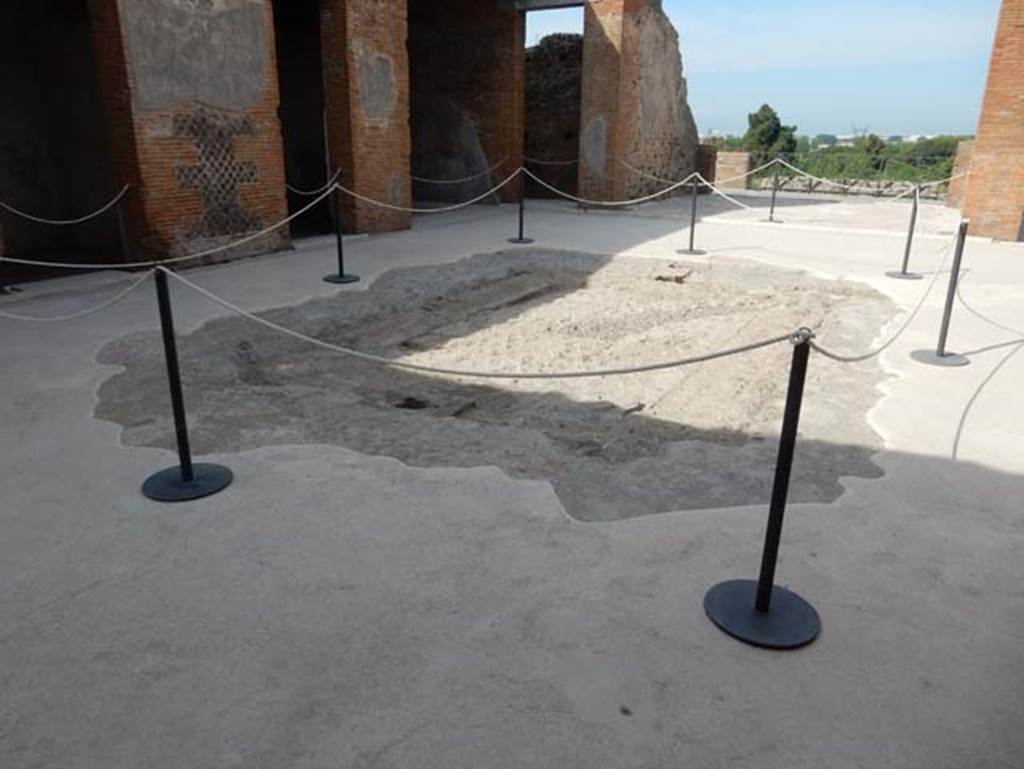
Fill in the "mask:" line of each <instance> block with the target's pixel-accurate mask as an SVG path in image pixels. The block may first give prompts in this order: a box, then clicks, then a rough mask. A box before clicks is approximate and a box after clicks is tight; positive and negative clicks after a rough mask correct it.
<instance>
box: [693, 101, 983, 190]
mask: <svg viewBox="0 0 1024 769" xmlns="http://www.w3.org/2000/svg"><path fill="white" fill-rule="evenodd" d="M748 123H749V127H748V129H747V132H746V133H745V134H744V135H743V136H730V135H713V136H706V137H704V138H703V139H702V141H703V142H704V143H706V144H712V145H714V146H716V147H718V148H719V149H723V150H745V151H747V152H750V153H751V154H752V155H753V159H754V165H755V166H759V165H762V164H764V163H767V162H768V161H770V160H772V159H773V158H777V157H778V158H783V159H785V160H787V161H789V162H790V163H792V164H793V165H795V166H798V167H799V168H801V169H802V170H804V171H806V172H807V173H809V174H813V175H815V176H820V177H822V178H825V179H858V180H878V181H892V182H931V181H938V180H940V179H946V178H948V177H950V176H951V175H952V174H953V163H954V160H955V158H956V150H957V146H958V145H959V143H960V142H962V141H965V140H969V139H972V138H974V137H972V136H946V135H939V136H884V137H883V136H878V135H876V134H870V133H868V134H861V135H855V136H839V135H833V134H817V135H815V136H806V135H802V134H800V133H799V132H798V127H797V126H794V125H785V124H784V123H783V122H782V120H781V118H780V117H779V115H778V113H777V112H776V111H775V110H774V109H773V108H772V107H771V106H770V105H767V104H765V105H763V106H762V107H761V108H760V109H759V110H757V111H756V112H753V113H751V114H750V116H749V118H748ZM783 173H784V174H785V173H787V172H786V171H785V170H784V171H783Z"/></svg>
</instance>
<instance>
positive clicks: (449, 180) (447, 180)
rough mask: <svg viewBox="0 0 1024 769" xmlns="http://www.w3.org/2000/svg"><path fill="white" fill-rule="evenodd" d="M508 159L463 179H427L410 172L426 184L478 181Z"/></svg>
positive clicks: (417, 179) (416, 179)
mask: <svg viewBox="0 0 1024 769" xmlns="http://www.w3.org/2000/svg"><path fill="white" fill-rule="evenodd" d="M507 161H508V158H502V159H501V160H499V161H498V162H497V163H495V164H494V165H493V166H491V167H490V168H488V169H487V170H486V171H481V172H480V173H478V174H473V175H472V176H466V177H463V178H462V179H427V178H426V177H423V176H413V175H412V174H409V178H410V179H412V180H413V181H417V182H423V183H424V184H465V183H466V182H472V181H476V180H477V179H479V178H481V177H483V176H490V175H491V174H493V173H494V172H495V171H497V170H498V169H499V168H501V167H502V166H503V165H505V163H506V162H507Z"/></svg>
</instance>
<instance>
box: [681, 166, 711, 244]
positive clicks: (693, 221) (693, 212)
mask: <svg viewBox="0 0 1024 769" xmlns="http://www.w3.org/2000/svg"><path fill="white" fill-rule="evenodd" d="M699 184H700V181H699V180H698V179H697V177H696V176H695V177H694V178H693V182H692V183H691V185H690V194H691V198H692V200H691V204H690V247H689V248H688V249H686V250H685V251H684V250H680V251H679V252H678V253H680V254H689V255H690V256H700V255H701V254H703V253H706V252H705V251H702V250H700V249H699V248H695V247H694V246H695V243H696V238H697V190H698V186H699Z"/></svg>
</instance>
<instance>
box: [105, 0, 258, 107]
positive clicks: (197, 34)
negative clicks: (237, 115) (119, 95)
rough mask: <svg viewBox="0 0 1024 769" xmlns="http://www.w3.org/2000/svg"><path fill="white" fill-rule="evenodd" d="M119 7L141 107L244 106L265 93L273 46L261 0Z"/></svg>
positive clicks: (143, 2)
mask: <svg viewBox="0 0 1024 769" xmlns="http://www.w3.org/2000/svg"><path fill="white" fill-rule="evenodd" d="M120 12H121V19H122V23H123V24H124V26H125V33H126V34H125V38H126V46H127V49H128V66H129V69H130V70H131V76H132V81H133V84H134V88H133V91H132V97H133V100H134V103H135V105H136V107H138V108H139V109H142V110H160V109H167V108H169V107H173V106H174V105H176V104H179V103H181V102H183V101H185V102H188V101H201V102H204V103H206V104H209V105H211V106H214V107H219V108H223V109H246V108H249V107H252V106H254V105H255V104H257V103H258V102H259V100H260V99H261V98H262V96H263V95H264V93H265V91H266V88H267V80H268V76H269V69H270V50H269V42H268V41H269V37H268V31H267V12H266V8H265V5H264V3H263V2H261V0H128V2H122V3H120Z"/></svg>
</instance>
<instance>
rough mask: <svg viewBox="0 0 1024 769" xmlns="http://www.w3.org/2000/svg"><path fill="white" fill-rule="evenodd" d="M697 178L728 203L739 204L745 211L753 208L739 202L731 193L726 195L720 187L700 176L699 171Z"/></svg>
mask: <svg viewBox="0 0 1024 769" xmlns="http://www.w3.org/2000/svg"><path fill="white" fill-rule="evenodd" d="M697 178H698V179H700V181H701V184H703V185H704V186H705V187H707V188H708V189H710V190H711V191H712V192H713V193H715V194H716V195H720V196H721V197H723V198H725V199H726V200H728V201H729V202H730V203H732V204H733V205H734V206H739V207H740V208H744V209H746V210H747V211H753V210H754V209H753V208H751V207H750V206H748V205H747V204H746V203H740V202H739V201H738V200H736V198H734V197H732V196H731V195H727V194H725V193H724V192H722V191H721V190H720V189H718V187H716V186H715V185H713V184H712V183H711V182H709V181H708V180H707V179H705V178H704V177H703V176H701V175H700V173H698V174H697Z"/></svg>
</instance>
